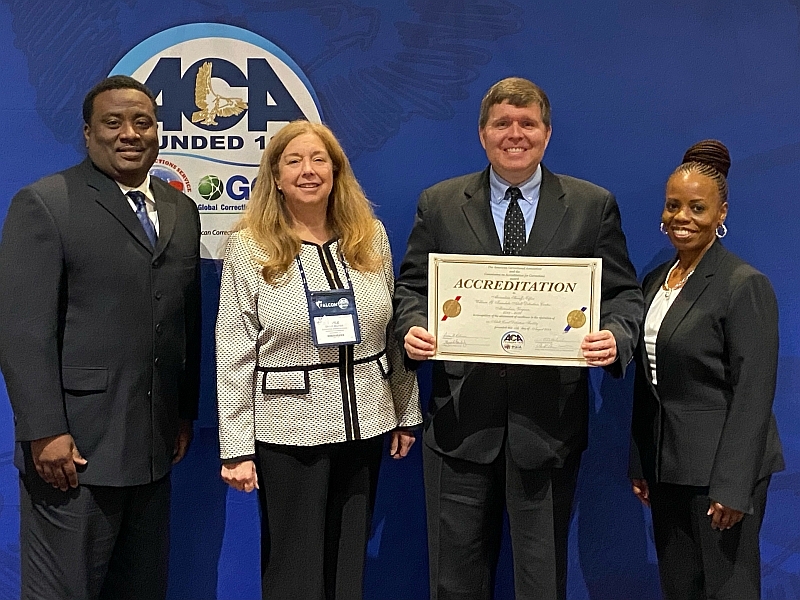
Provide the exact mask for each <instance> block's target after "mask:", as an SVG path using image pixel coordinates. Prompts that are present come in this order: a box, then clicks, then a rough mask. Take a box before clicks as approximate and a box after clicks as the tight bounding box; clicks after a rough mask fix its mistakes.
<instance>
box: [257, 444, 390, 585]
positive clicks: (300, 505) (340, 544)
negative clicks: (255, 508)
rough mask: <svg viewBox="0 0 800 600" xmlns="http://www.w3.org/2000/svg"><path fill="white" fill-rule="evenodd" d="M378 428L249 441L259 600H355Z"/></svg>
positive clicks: (378, 457) (376, 465)
mask: <svg viewBox="0 0 800 600" xmlns="http://www.w3.org/2000/svg"><path fill="white" fill-rule="evenodd" d="M382 452H383V436H378V437H376V438H372V439H368V440H358V441H352V442H343V443H340V444H324V445H320V446H308V447H305V446H282V445H274V444H263V443H260V442H259V443H257V444H256V456H257V461H256V469H257V472H258V482H259V500H260V505H261V589H262V596H263V598H264V599H265V600H288V599H293V598H302V599H303V600H334V599H338V600H351V599H353V600H357V599H359V598H361V597H362V588H363V576H364V560H365V557H366V551H367V542H368V541H369V536H370V528H371V524H372V511H373V509H374V506H375V491H376V488H377V485H378V472H379V469H380V463H381V455H382Z"/></svg>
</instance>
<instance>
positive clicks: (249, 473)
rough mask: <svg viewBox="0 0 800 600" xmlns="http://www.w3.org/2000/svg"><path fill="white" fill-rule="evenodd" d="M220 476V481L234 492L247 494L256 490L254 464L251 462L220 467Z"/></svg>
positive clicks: (256, 478)
mask: <svg viewBox="0 0 800 600" xmlns="http://www.w3.org/2000/svg"><path fill="white" fill-rule="evenodd" d="M220 475H221V476H222V481H224V482H225V483H227V484H228V485H229V486H231V487H232V488H233V489H235V490H239V491H241V492H248V493H249V492H252V491H253V490H257V489H258V475H257V474H256V464H255V463H254V462H253V461H252V460H243V461H241V462H237V463H228V464H226V465H222V472H221V473H220Z"/></svg>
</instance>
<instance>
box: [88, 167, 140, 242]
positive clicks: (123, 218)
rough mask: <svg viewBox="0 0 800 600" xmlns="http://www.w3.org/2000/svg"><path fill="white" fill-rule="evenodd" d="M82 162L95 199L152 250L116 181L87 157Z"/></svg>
mask: <svg viewBox="0 0 800 600" xmlns="http://www.w3.org/2000/svg"><path fill="white" fill-rule="evenodd" d="M83 164H84V167H85V168H86V183H87V185H88V186H89V188H91V189H93V190H94V191H95V201H96V202H97V203H98V204H100V206H102V207H103V208H105V209H106V210H107V211H108V212H109V213H111V215H112V216H113V217H114V218H115V219H116V220H117V221H119V222H120V223H121V224H122V226H123V227H124V228H125V229H127V230H128V233H130V234H131V235H132V236H133V237H134V238H136V240H137V241H138V242H139V243H140V244H141V245H142V246H144V247H145V248H147V249H148V250H149V251H151V252H152V251H153V249H152V247H151V246H150V240H148V239H147V234H145V232H144V228H143V227H142V224H141V223H140V222H139V219H138V218H136V213H135V212H133V209H132V208H131V206H130V204H128V201H127V200H126V199H125V194H123V193H122V190H121V189H119V186H118V185H117V183H116V182H115V181H114V180H113V179H111V178H110V177H109V176H108V175H106V174H105V173H103V172H101V171H100V170H98V169H97V167H95V166H94V164H92V162H91V160H90V159H88V158H87V159H86V160H85V161H84V163H83Z"/></svg>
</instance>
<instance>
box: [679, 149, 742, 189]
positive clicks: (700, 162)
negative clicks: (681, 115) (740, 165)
mask: <svg viewBox="0 0 800 600" xmlns="http://www.w3.org/2000/svg"><path fill="white" fill-rule="evenodd" d="M730 166H731V155H730V153H729V152H728V149H727V148H726V147H725V144H723V143H722V142H720V141H718V140H703V141H702V142H697V143H696V144H694V145H692V146H691V147H690V148H689V149H688V150H687V151H686V154H684V155H683V162H682V163H681V164H680V166H678V168H677V169H675V171H674V172H673V173H672V174H673V175H676V174H678V173H681V174H684V173H700V174H701V175H705V176H706V177H709V178H711V179H713V180H714V183H716V184H717V190H718V191H719V201H720V202H727V201H728V181H727V179H726V177H727V176H728V169H730Z"/></svg>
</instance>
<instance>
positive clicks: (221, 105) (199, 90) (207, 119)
mask: <svg viewBox="0 0 800 600" xmlns="http://www.w3.org/2000/svg"><path fill="white" fill-rule="evenodd" d="M194 103H195V104H196V105H197V108H199V109H200V110H198V111H196V112H194V113H192V123H197V122H198V121H200V122H201V123H202V124H203V125H216V124H217V120H216V118H217V117H232V116H234V115H238V114H239V113H241V112H242V111H243V110H245V109H246V108H247V102H245V101H244V100H242V99H241V98H226V97H225V96H220V95H219V94H217V93H216V92H215V91H214V88H212V87H211V63H210V62H204V63H203V65H202V66H201V67H200V69H199V70H198V71H197V79H196V80H195V85H194Z"/></svg>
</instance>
